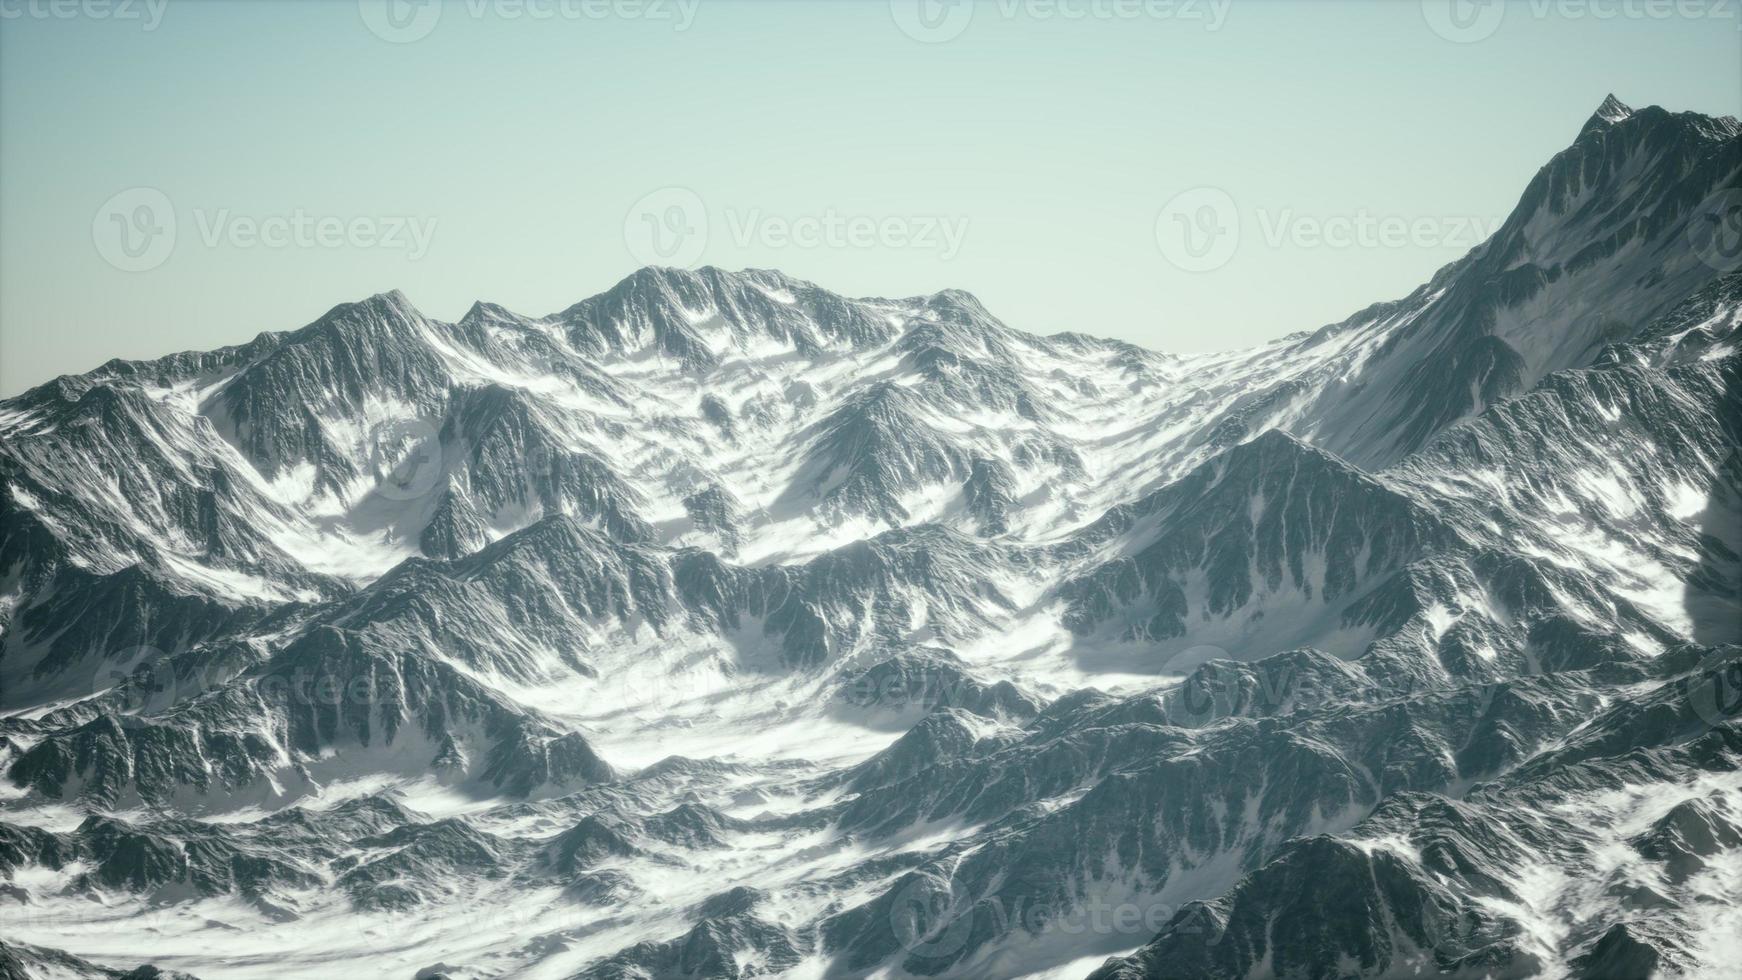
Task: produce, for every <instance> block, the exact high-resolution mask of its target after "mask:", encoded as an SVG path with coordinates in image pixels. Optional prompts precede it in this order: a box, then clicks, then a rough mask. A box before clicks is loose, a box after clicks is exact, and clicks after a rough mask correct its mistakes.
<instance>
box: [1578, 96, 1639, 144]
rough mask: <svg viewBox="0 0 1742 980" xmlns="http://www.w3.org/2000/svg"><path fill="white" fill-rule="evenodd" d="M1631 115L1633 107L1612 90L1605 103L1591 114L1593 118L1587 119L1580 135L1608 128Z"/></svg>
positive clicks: (1604, 100)
mask: <svg viewBox="0 0 1742 980" xmlns="http://www.w3.org/2000/svg"><path fill="white" fill-rule="evenodd" d="M1631 115H1633V107H1632V106H1630V105H1628V104H1627V103H1625V102H1622V101H1621V100H1620V99H1617V98H1616V97H1615V93H1613V92H1611V93H1609V95H1608V96H1606V97H1605V98H1604V99H1603V104H1602V105H1599V106H1598V107H1597V111H1596V112H1594V113H1592V114H1591V118H1590V119H1587V120H1586V121H1585V125H1584V126H1583V127H1581V128H1580V129H1579V135H1580V136H1583V135H1584V134H1586V133H1589V132H1591V131H1593V130H1598V129H1607V128H1608V127H1610V126H1612V125H1614V124H1615V123H1618V122H1620V121H1621V120H1623V119H1626V118H1627V117H1628V116H1631Z"/></svg>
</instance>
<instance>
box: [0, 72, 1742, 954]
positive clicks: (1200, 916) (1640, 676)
mask: <svg viewBox="0 0 1742 980" xmlns="http://www.w3.org/2000/svg"><path fill="white" fill-rule="evenodd" d="M1739 202H1742V124H1739V123H1738V121H1737V120H1736V119H1734V118H1730V117H1723V118H1712V117H1707V116H1702V115H1698V114H1694V113H1672V112H1667V111H1665V110H1663V109H1660V108H1656V107H1652V108H1646V109H1640V110H1633V109H1630V108H1628V107H1627V106H1625V105H1622V104H1621V103H1620V102H1618V101H1616V100H1614V99H1613V98H1612V97H1611V99H1609V100H1608V101H1606V102H1605V103H1604V105H1603V106H1601V107H1600V108H1599V109H1598V111H1597V113H1596V114H1595V115H1594V116H1593V117H1592V118H1591V119H1590V121H1589V122H1587V123H1586V124H1585V125H1584V127H1583V128H1582V129H1581V130H1580V131H1579V133H1578V135H1577V137H1576V139H1575V141H1574V142H1573V143H1572V145H1571V146H1569V147H1568V148H1567V149H1566V150H1565V151H1563V152H1561V153H1560V154H1558V155H1556V156H1555V157H1554V159H1552V160H1551V161H1549V163H1548V164H1547V165H1546V166H1544V167H1543V168H1542V170H1541V171H1540V172H1538V173H1537V174H1536V176H1535V177H1534V178H1533V179H1532V180H1531V181H1530V182H1529V184H1528V186H1527V187H1526V188H1525V189H1524V193H1523V195H1522V197H1521V199H1520V201H1519V203H1518V206H1517V208H1516V209H1515V210H1514V211H1513V213H1512V215H1511V216H1510V218H1508V220H1507V221H1506V222H1505V223H1504V225H1503V226H1502V227H1501V228H1500V230H1499V231H1498V232H1497V233H1496V234H1495V235H1494V237H1493V238H1492V239H1490V240H1489V241H1488V242H1486V243H1484V244H1483V245H1482V246H1480V247H1479V248H1477V249H1476V250H1474V251H1473V252H1471V253H1470V254H1469V255H1468V256H1466V257H1465V258H1463V259H1461V260H1459V261H1457V262H1455V263H1453V264H1451V265H1449V266H1447V267H1446V268H1444V269H1442V270H1441V271H1440V272H1439V273H1437V274H1436V275H1435V276H1434V277H1433V279H1432V280H1431V281H1430V282H1429V283H1427V284H1425V285H1423V286H1422V287H1420V288H1419V289H1417V290H1416V291H1415V292H1413V293H1412V294H1410V295H1409V296H1407V297H1405V298H1403V299H1401V300H1397V301H1393V302H1387V303H1380V304H1376V305H1374V306H1372V307H1369V308H1367V309H1365V310H1362V311H1361V312H1359V313H1357V314H1355V315H1354V316H1351V317H1350V318H1348V319H1347V320H1345V321H1343V322H1342V323H1338V324H1332V325H1329V326H1326V327H1323V328H1320V329H1318V330H1314V331H1311V332H1306V333H1300V334H1294V335H1290V336H1287V337H1284V338H1282V339H1280V340H1278V341H1275V342H1273V343H1271V344H1268V345H1265V346H1263V347H1260V348H1257V349H1253V350H1244V351H1236V352H1230V353H1219V354H1209V355H1190V356H1181V355H1170V354H1162V353H1156V352H1154V351H1149V350H1145V349H1142V348H1139V347H1135V346H1132V345H1130V344H1126V343H1121V342H1117V341H1110V340H1103V339H1098V338H1096V337H1095V336H1092V334H1093V332H1094V331H1093V329H1092V325H1082V326H1085V327H1086V328H1087V329H1085V330H1084V331H1083V332H1070V333H1060V334H1055V335H1052V336H1046V337H1041V336H1035V335H1031V334H1027V333H1023V332H1021V331H1017V330H1013V329H1011V328H1009V327H1007V326H1005V325H1004V324H1003V323H1001V322H1000V321H999V320H998V319H997V318H996V317H994V316H993V315H992V314H991V313H990V312H989V311H987V310H986V309H985V308H984V307H982V306H981V304H980V303H979V302H978V301H976V300H975V299H974V298H973V297H972V296H970V295H968V294H966V293H962V292H957V291H946V292H942V293H938V294H935V295H931V296H922V297H911V298H899V299H884V298H857V299H854V298H846V297H842V296H838V295H836V294H834V293H831V292H828V291H826V290H824V289H822V288H819V287H818V286H815V285H812V284H810V283H807V282H802V281H799V280H796V279H793V278H790V277H788V276H785V275H782V274H781V273H778V272H773V271H761V270H752V271H745V272H727V271H723V270H719V269H714V268H705V269H701V270H697V271H685V270H674V269H644V270H642V271H640V272H638V273H636V274H634V275H633V276H631V277H630V278H628V279H626V280H624V281H623V282H621V283H619V284H618V285H617V286H616V287H614V288H613V289H611V290H610V291H609V292H606V293H604V294H602V295H599V296H595V297H592V298H590V299H586V300H583V301H581V302H579V303H577V304H575V305H574V306H571V307H569V308H568V309H566V310H563V311H561V312H559V313H555V314H552V315H549V316H544V317H536V318H534V317H527V316H522V315H519V314H516V313H513V312H510V311H508V310H505V309H503V308H501V307H499V306H494V305H490V304H487V303H478V304H476V305H474V306H473V307H472V309H471V310H469V311H468V312H467V313H466V315H465V316H464V317H462V318H461V319H460V320H459V321H458V322H454V323H448V322H442V321H438V320H435V319H431V318H429V317H426V316H424V315H423V314H421V313H419V312H418V311H417V310H416V309H415V308H414V307H413V306H412V305H411V303H410V302H409V301H407V300H406V298H405V297H404V296H402V295H400V294H399V293H397V292H394V293H387V294H382V295H377V296H373V297H370V298H369V299H366V300H363V301H362V302H358V303H349V304H345V305H342V306H338V307H335V308H334V309H333V310H332V311H331V312H329V313H328V314H327V315H326V316H324V317H322V318H321V319H320V320H318V321H317V322H315V323H313V324H311V325H309V326H307V327H305V328H303V329H301V330H297V331H294V332H290V333H268V334H261V335H260V336H258V337H256V338H255V339H254V340H252V341H250V342H248V343H246V344H241V345H238V346H235V347H227V348H223V349H220V350H216V351H211V352H205V353H184V354H176V355H172V356H169V357H164V358H161V359H158V360H153V361H126V362H124V361H112V362H110V363H108V364H105V365H103V366H102V367H100V368H98V369H97V370H95V371H92V372H90V373H87V374H84V375H80V376H76V377H73V376H68V377H62V378H59V379H56V380H54V381H52V382H49V383H47V384H45V385H42V386H40V387H38V388H35V389H32V390H30V391H28V392H25V393H24V394H22V395H19V396H18V397H16V398H12V399H9V400H7V401H5V402H0V630H3V634H0V771H3V773H4V777H5V778H4V780H0V924H3V925H4V928H3V929H0V934H3V935H0V977H13V976H18V977H67V976H72V977H114V976H121V975H123V971H125V970H129V969H132V968H134V967H136V966H138V965H139V964H141V963H150V964H154V965H155V966H156V967H160V968H162V969H163V970H166V971H168V970H175V971H185V972H187V973H191V974H194V975H197V976H200V977H208V978H211V977H255V976H259V977H282V976H287V975H295V976H329V975H333V974H335V973H339V972H341V971H353V972H357V973H358V974H359V975H367V976H383V977H390V976H402V977H406V978H410V977H413V976H418V977H435V976H449V977H453V978H469V977H511V976H512V977H557V978H569V977H588V978H632V977H748V976H791V977H836V976H839V977H871V976H877V977H899V976H967V977H1016V976H1048V977H1084V976H1088V975H1090V974H1093V975H1094V976H1095V977H1097V978H1119V980H1135V978H1140V977H1143V978H1188V977H1189V978H1233V977H1251V978H1260V977H1272V976H1274V977H1310V978H1333V977H1346V976H1361V977H1416V976H1437V975H1446V976H1460V977H1525V976H1542V977H1587V978H1634V977H1640V978H1643V977H1648V976H1654V975H1655V976H1684V975H1685V976H1710V977H1718V976H1724V975H1727V971H1729V970H1732V969H1733V968H1734V965H1735V963H1737V962H1738V961H1742V944H1739V943H1738V941H1737V939H1736V937H1737V936H1739V935H1742V911H1739V910H1742V647H1738V646H1737V644H1738V643H1742V455H1739V453H1738V447H1739V446H1742V387H1739V383H1742V351H1739V345H1742V340H1739V335H1738V332H1737V328H1738V325H1739V324H1742V256H1739V255H1738V253H1737V250H1736V249H1735V248H1733V247H1726V246H1731V245H1733V244H1734V242H1735V240H1736V237H1737V233H1738V231H1739V230H1742V229H1738V228H1736V227H1735V222H1736V221H1737V220H1738V215H1739V214H1742V212H1739V211H1738V204H1739ZM152 969H153V968H152V967H142V968H141V969H140V970H138V971H135V973H130V974H126V975H128V976H134V975H137V976H150V975H167V974H154V973H152V972H151V970H152Z"/></svg>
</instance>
